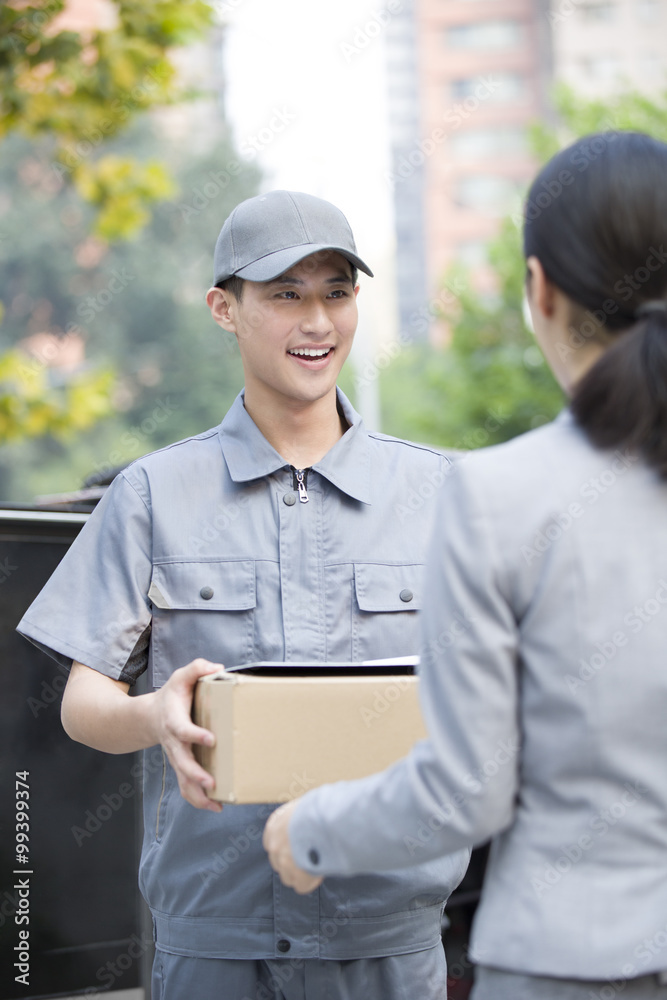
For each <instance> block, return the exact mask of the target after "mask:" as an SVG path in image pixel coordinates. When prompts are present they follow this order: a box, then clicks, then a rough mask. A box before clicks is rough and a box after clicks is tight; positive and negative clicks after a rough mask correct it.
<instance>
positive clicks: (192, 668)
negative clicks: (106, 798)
mask: <svg viewBox="0 0 667 1000" xmlns="http://www.w3.org/2000/svg"><path fill="white" fill-rule="evenodd" d="M221 669H222V665H221V664H220V663H211V662H210V661H209V660H202V659H198V660H193V661H192V663H188V665H187V666H186V667H181V668H180V670H175V671H174V672H173V674H172V675H171V676H170V678H169V680H168V681H167V682H166V683H165V684H164V685H163V686H162V687H161V688H159V689H158V690H157V691H156V692H155V704H154V706H153V709H154V713H155V715H154V719H155V728H156V736H157V740H156V742H159V743H161V744H162V746H163V747H164V750H165V753H166V754H167V757H168V758H169V762H170V764H171V766H172V767H173V769H174V771H175V772H176V777H177V778H178V787H179V789H180V791H181V795H182V796H183V798H184V799H185V800H186V802H189V803H190V805H191V806H194V807H195V808H196V809H209V810H210V811H211V812H221V810H222V803H220V802H214V801H213V800H212V799H209V797H208V794H207V793H208V792H210V791H212V790H213V788H214V786H215V782H214V780H213V778H212V777H211V775H210V774H209V773H208V772H207V771H205V770H204V768H203V767H201V765H200V764H198V763H197V761H196V760H195V756H194V753H193V751H192V744H193V743H199V744H201V745H202V746H208V747H212V746H213V745H214V744H215V736H214V735H213V733H212V732H210V731H209V730H208V729H202V728H201V727H200V726H196V725H195V724H194V722H193V721H192V718H191V710H192V699H193V696H194V690H195V686H196V684H197V681H198V680H199V678H200V677H204V676H205V675H206V674H211V673H215V672H216V671H218V670H221Z"/></svg>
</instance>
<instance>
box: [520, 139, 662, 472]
mask: <svg viewBox="0 0 667 1000" xmlns="http://www.w3.org/2000/svg"><path fill="white" fill-rule="evenodd" d="M665 242H667V145H666V144H665V143H662V142H658V141H657V140H655V139H651V138H650V137H649V136H645V135H641V134H638V133H634V132H608V133H602V134H600V135H594V136H588V137H586V138H584V139H580V140H579V141H578V142H576V143H575V144H574V145H573V146H570V147H569V148H568V149H565V150H563V151H562V152H561V153H559V154H557V155H556V156H555V157H554V158H553V159H552V160H550V161H549V163H547V164H546V166H545V167H544V168H543V170H542V171H541V172H540V173H539V174H538V176H537V178H536V179H535V181H534V182H533V184H532V186H531V189H530V192H529V194H528V199H527V202H526V209H525V225H524V252H525V254H526V257H530V256H533V255H534V256H536V257H537V258H538V259H539V260H540V262H541V263H542V266H543V268H544V271H545V273H546V275H547V277H548V278H549V279H550V280H551V281H552V282H553V284H555V285H556V286H557V287H558V288H560V289H561V291H563V292H564V293H565V294H566V295H567V296H568V298H569V299H570V300H571V301H572V303H573V325H571V326H570V332H571V334H572V335H573V339H572V343H574V344H577V343H583V342H584V341H585V340H587V339H590V338H591V337H593V338H594V339H596V340H600V341H602V342H604V343H605V344H609V343H610V341H611V343H610V346H608V347H607V349H606V350H605V351H604V353H603V354H602V355H601V356H600V358H599V360H598V361H597V362H596V363H595V364H594V365H593V367H592V368H591V369H590V370H589V371H588V372H587V373H586V375H585V376H584V377H583V378H582V379H581V380H580V382H579V383H578V384H577V385H576V387H575V390H574V394H573V398H572V403H571V409H572V413H573V414H574V417H575V419H576V420H577V422H578V423H579V425H580V426H581V427H582V428H583V430H584V431H585V432H586V434H587V436H588V437H589V439H590V441H591V442H592V443H593V444H594V445H596V446H597V447H600V448H625V449H630V450H632V451H634V452H636V453H637V454H641V455H642V456H643V457H644V458H645V459H646V461H647V462H648V463H649V464H650V465H651V466H652V467H653V468H655V469H656V471H657V472H658V473H659V474H660V475H661V476H662V477H664V478H667V250H666V248H665V245H664V244H665ZM575 349H576V348H575Z"/></svg>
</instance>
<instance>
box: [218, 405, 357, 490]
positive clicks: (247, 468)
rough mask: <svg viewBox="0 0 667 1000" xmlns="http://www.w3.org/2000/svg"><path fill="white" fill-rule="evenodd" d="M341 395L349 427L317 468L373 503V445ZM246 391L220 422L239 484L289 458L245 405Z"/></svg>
mask: <svg viewBox="0 0 667 1000" xmlns="http://www.w3.org/2000/svg"><path fill="white" fill-rule="evenodd" d="M336 392H337V398H338V403H339V406H340V408H341V409H342V411H343V415H344V416H345V419H346V420H347V422H348V424H349V427H348V429H347V431H346V432H345V434H343V436H342V438H340V440H338V441H336V444H335V445H334V446H333V448H330V449H329V451H328V452H327V453H326V455H324V457H323V458H322V459H320V461H319V462H317V463H316V464H315V465H314V466H313V469H314V470H315V472H318V473H319V474H320V475H321V476H324V478H325V479H327V480H328V481H329V482H330V483H332V484H333V485H334V486H336V487H337V488H338V489H339V490H342V492H343V493H346V494H347V495H348V496H350V497H352V498H353V499H354V500H360V501H361V502H362V503H368V504H370V503H371V489H370V478H371V477H370V464H371V462H370V459H371V455H370V444H369V440H368V434H367V433H366V428H365V427H364V425H363V422H362V419H361V417H360V416H359V414H358V413H357V412H356V410H355V409H354V408H353V407H352V404H351V403H350V401H349V400H348V399H347V397H346V396H345V394H344V393H343V392H341V390H340V389H338V388H337V389H336ZM243 396H244V393H243V390H242V391H241V392H240V393H239V394H238V396H237V397H236V399H235V400H234V402H233V403H232V406H231V407H230V409H229V410H228V411H227V414H226V416H225V418H224V420H223V421H222V423H221V424H220V428H219V435H220V446H221V448H222V453H223V455H224V457H225V461H226V463H227V468H228V469H229V474H230V476H231V477H232V479H233V481H234V482H235V483H245V482H248V481H249V480H252V479H260V478H261V477H262V476H269V475H271V473H273V472H277V471H278V469H284V468H286V466H287V463H286V462H285V459H284V458H283V457H282V455H279V454H278V452H277V451H276V450H275V448H274V447H273V446H272V445H270V444H269V442H268V441H267V440H266V438H265V437H264V435H263V434H262V432H261V431H260V429H259V427H258V426H257V424H256V423H255V422H254V420H253V419H252V417H251V416H250V414H249V413H248V412H247V410H246V408H245V406H244V405H243Z"/></svg>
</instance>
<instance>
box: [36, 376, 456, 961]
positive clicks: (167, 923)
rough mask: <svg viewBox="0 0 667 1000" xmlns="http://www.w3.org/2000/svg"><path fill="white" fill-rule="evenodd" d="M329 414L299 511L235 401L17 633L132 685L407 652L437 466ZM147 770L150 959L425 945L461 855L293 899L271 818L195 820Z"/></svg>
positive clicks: (258, 811) (285, 475)
mask: <svg viewBox="0 0 667 1000" xmlns="http://www.w3.org/2000/svg"><path fill="white" fill-rule="evenodd" d="M339 403H340V405H341V407H342V408H343V411H344V414H345V417H346V419H347V421H348V423H349V424H350V426H349V429H348V430H347V432H346V433H345V435H344V436H343V437H342V438H341V439H340V440H339V441H338V442H337V443H336V445H335V446H334V447H333V448H332V449H331V450H330V451H329V452H328V454H327V455H325V457H324V458H323V459H322V460H321V461H320V462H318V463H317V464H316V465H315V466H314V467H313V469H312V470H311V471H310V472H309V474H308V479H307V493H308V497H309V500H308V502H307V503H300V502H299V499H298V494H297V492H296V490H295V489H294V483H293V476H292V472H291V471H290V470H289V468H288V467H286V465H285V461H284V459H283V458H282V457H281V456H280V455H279V454H278V453H277V452H276V451H275V450H274V449H273V448H272V447H271V445H269V443H268V442H267V441H266V439H265V438H264V437H263V435H262V434H261V433H260V431H259V430H258V428H257V427H256V425H255V424H254V422H253V421H252V419H251V418H250V417H249V415H248V414H247V412H246V410H245V408H244V406H243V401H242V396H239V397H238V398H237V400H236V402H235V403H234V405H233V406H232V408H231V409H230V411H229V413H228V414H227V415H226V417H225V419H224V420H223V422H222V424H221V425H220V427H217V428H214V429H213V430H210V431H207V432H206V433H204V434H201V435H199V436H197V437H195V438H192V439H190V440H187V441H182V442H180V443H178V444H175V445H172V446H171V447H169V448H166V449H163V450H162V451H160V452H156V453H154V454H152V455H148V456H146V457H144V458H142V459H140V460H139V461H137V462H135V463H134V464H133V465H131V466H130V467H129V468H128V469H126V470H125V471H124V472H123V473H121V474H120V475H119V476H118V477H117V478H116V480H115V481H114V483H113V484H112V486H111V487H110V489H109V490H108V492H107V494H106V496H105V497H104V499H103V500H102V501H101V502H100V504H99V505H98V507H97V509H96V510H95V512H94V513H93V514H92V516H91V517H90V519H89V521H88V522H87V524H86V526H85V527H84V529H83V531H82V532H81V534H80V535H79V537H78V539H77V540H76V542H75V543H74V545H73V546H72V547H71V549H70V550H69V552H68V553H67V555H66V556H65V558H64V560H63V562H62V563H61V564H60V566H59V567H58V569H57V570H56V572H55V573H54V575H53V577H52V578H51V580H50V581H49V583H48V584H47V586H46V587H45V588H44V590H43V591H42V592H41V594H40V595H39V596H38V597H37V599H36V600H35V602H34V603H33V605H32V606H31V607H30V608H29V610H28V611H27V613H26V615H25V617H24V618H23V620H22V621H21V623H20V625H19V631H21V632H22V633H23V634H24V635H26V636H28V637H29V638H31V639H32V640H33V641H34V642H36V643H37V644H38V645H40V646H41V647H42V648H44V649H46V650H47V651H49V652H51V653H52V655H55V656H56V657H57V658H58V659H59V660H60V661H61V662H63V663H65V664H69V663H71V660H72V659H73V658H74V659H77V660H79V661H80V662H82V663H85V664H87V665H88V666H90V667H93V668H94V669H96V670H99V671H101V672H102V673H104V674H106V675H107V676H109V677H112V678H115V679H127V680H130V681H131V680H132V679H133V675H135V674H136V673H137V672H138V671H139V670H141V669H142V666H144V665H145V664H146V662H147V666H148V670H149V672H150V679H151V682H152V684H153V685H154V686H156V687H157V686H160V685H161V684H163V683H164V682H165V681H166V680H167V678H168V677H169V676H170V674H171V673H172V671H173V670H175V669H177V668H178V667H181V666H184V665H185V664H186V663H189V662H190V661H191V660H192V659H194V658H195V657H198V656H201V657H206V658H207V659H210V660H212V661H214V662H221V663H225V664H227V665H233V664H239V663H246V662H251V661H253V660H280V661H288V660H294V661H300V660H307V659H309V658H312V659H314V660H318V661H323V660H348V659H352V660H363V659H370V658H377V657H384V656H401V655H406V654H410V653H414V652H415V650H416V648H417V643H418V635H417V626H416V617H417V615H416V612H417V609H418V608H419V607H420V606H421V603H422V599H423V585H422V564H423V562H424V559H425V555H426V547H427V544H428V538H429V535H430V531H431V528H432V523H433V514H434V509H435V497H436V495H437V494H438V492H439V488H440V486H441V485H442V484H443V483H444V481H445V479H446V474H447V469H448V463H447V460H446V459H445V458H443V456H442V455H440V454H438V453H437V452H435V451H433V450H431V449H429V448H422V447H419V446H416V445H412V444H409V443H407V442H404V441H398V440H395V439H392V438H387V437H384V436H383V435H380V434H368V433H367V432H366V430H365V429H364V427H363V425H362V423H361V421H360V418H359V416H358V414H356V413H355V412H354V410H353V409H352V408H351V406H350V404H349V403H348V402H347V400H346V399H345V397H344V396H343V395H342V394H340V395H339ZM408 592H410V593H411V594H412V598H411V599H408V600H406V597H407V596H408ZM401 595H402V596H401ZM149 639H150V641H148V640H149ZM147 643H148V645H146V644H147ZM264 749H265V751H266V753H270V752H271V747H270V746H267V747H266V748H264ZM156 753H157V754H158V759H157V764H156ZM146 761H147V764H146V767H145V775H144V811H145V824H144V825H145V833H144V845H143V853H142V862H141V872H140V884H141V887H142V891H143V893H144V895H145V897H146V899H147V901H148V903H149V905H150V907H151V910H152V913H153V917H154V921H155V927H156V935H157V943H158V947H160V948H162V949H164V950H167V951H172V952H175V953H177V954H182V955H198V956H203V957H221V958H263V957H271V956H276V957H281V956H282V957H285V956H286V955H288V956H289V957H320V958H336V959H346V958H357V957H369V956H373V955H378V956H379V955H390V954H400V953H405V952H410V951H417V950H420V949H423V948H428V947H431V946H433V945H434V944H436V943H437V942H438V940H439V937H440V917H441V912H442V907H443V905H444V902H445V900H446V898H447V896H448V895H449V893H450V892H451V890H452V888H454V887H455V886H456V885H457V884H458V882H459V881H460V879H461V877H462V875H463V872H464V871H465V867H466V864H467V860H468V851H467V850H464V851H461V852H459V853H457V854H455V855H454V856H452V857H446V858H445V857H443V858H438V859H434V860H432V861H428V862H426V863H424V864H423V865H421V866H420V867H419V868H418V869H417V870H415V871H411V872H409V873H406V872H397V873H394V872H388V873H386V874H384V875H380V876H378V875H369V876H363V877H359V878H356V879H354V880H352V881H351V880H349V879H331V880H328V881H327V883H326V885H324V886H323V887H322V888H321V889H320V890H319V891H318V892H315V893H313V894H311V895H309V896H298V895H297V894H296V893H294V892H293V891H292V890H291V889H287V888H285V887H284V886H282V885H281V883H280V881H279V880H278V878H277V877H276V876H275V875H274V874H273V873H272V871H271V869H270V867H269V865H268V861H267V859H266V855H265V854H264V851H263V849H262V846H261V835H262V829H263V826H264V823H265V821H266V818H267V816H268V815H269V813H270V812H271V810H272V808H273V806H271V805H266V806H229V805H226V806H225V807H224V809H223V811H222V813H221V814H213V813H210V812H206V811H202V810H196V809H194V808H193V807H192V806H190V805H188V804H187V803H186V802H185V801H184V800H183V799H182V798H181V796H180V793H179V790H178V784H177V782H176V778H175V775H174V772H173V770H172V768H171V767H170V765H169V763H168V761H167V760H166V758H165V757H163V756H161V755H160V753H159V751H155V750H152V751H149V752H147V754H146ZM294 780H295V784H296V788H295V789H294V790H296V791H304V790H307V788H308V787H309V786H308V777H307V773H306V774H304V775H303V776H299V775H296V776H295V779H294Z"/></svg>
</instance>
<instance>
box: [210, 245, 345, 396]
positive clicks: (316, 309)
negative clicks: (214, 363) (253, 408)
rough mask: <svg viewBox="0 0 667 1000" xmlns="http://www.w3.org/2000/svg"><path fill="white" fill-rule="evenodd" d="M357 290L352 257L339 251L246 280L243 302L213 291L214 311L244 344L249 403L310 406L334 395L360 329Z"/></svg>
mask: <svg viewBox="0 0 667 1000" xmlns="http://www.w3.org/2000/svg"><path fill="white" fill-rule="evenodd" d="M358 290H359V289H358V287H357V288H355V287H354V286H353V284H352V276H351V265H350V263H349V262H348V261H347V260H346V259H345V258H344V257H342V256H341V255H340V254H338V253H335V252H333V251H326V252H320V253H316V254H312V255H311V256H310V257H306V258H305V259H304V260H302V261H299V263H298V264H295V265H294V267H291V268H290V269H289V270H288V271H286V272H285V274H282V275H280V277H278V278H275V279H274V280H273V281H267V282H258V281H245V282H244V285H243V296H242V298H241V301H240V302H239V301H238V300H237V299H236V298H234V296H233V295H230V294H229V293H228V292H223V291H221V290H219V289H217V290H214V289H212V290H211V292H209V295H208V299H207V301H208V303H209V306H210V307H211V312H212V314H213V317H214V319H215V320H216V321H217V322H218V323H219V324H220V325H221V326H223V327H224V328H225V329H226V330H230V331H231V332H232V333H234V334H236V338H237V340H238V343H239V349H240V352H241V360H242V362H243V370H244V374H245V386H246V401H247V402H249V401H252V403H253V404H254V405H257V404H258V403H259V404H261V405H262V406H267V405H276V406H280V405H284V403H285V402H290V403H294V402H297V403H306V404H307V403H312V402H315V401H316V400H319V399H321V398H323V397H324V396H326V395H328V394H329V393H333V392H334V390H335V385H336V379H337V378H338V374H339V372H340V370H341V368H342V366H343V362H344V361H345V359H346V358H347V356H348V354H349V353H350V348H351V347H352V340H353V337H354V332H355V330H356V327H357V302H356V296H357V292H358ZM216 291H217V296H215V295H213V297H212V293H214V292H216Z"/></svg>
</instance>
